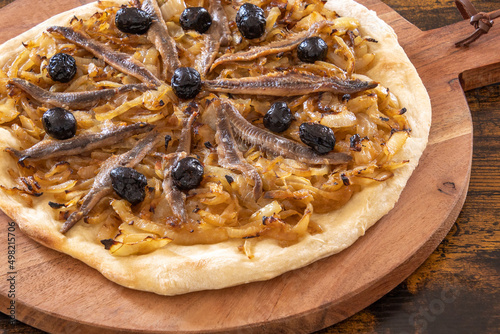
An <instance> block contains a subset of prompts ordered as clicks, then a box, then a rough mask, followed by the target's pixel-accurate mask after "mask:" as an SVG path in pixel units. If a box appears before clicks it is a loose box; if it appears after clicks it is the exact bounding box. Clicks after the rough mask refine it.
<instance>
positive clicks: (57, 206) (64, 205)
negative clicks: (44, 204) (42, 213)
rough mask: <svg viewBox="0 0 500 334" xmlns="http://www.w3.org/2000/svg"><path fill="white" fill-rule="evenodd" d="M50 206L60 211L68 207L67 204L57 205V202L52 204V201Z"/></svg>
mask: <svg viewBox="0 0 500 334" xmlns="http://www.w3.org/2000/svg"><path fill="white" fill-rule="evenodd" d="M49 206H50V207H51V208H52V209H60V208H65V207H66V204H62V203H55V202H50V201H49Z"/></svg>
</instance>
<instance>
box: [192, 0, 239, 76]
mask: <svg viewBox="0 0 500 334" xmlns="http://www.w3.org/2000/svg"><path fill="white" fill-rule="evenodd" d="M208 10H209V12H210V15H211V16H212V25H211V26H210V28H209V29H208V31H207V33H206V34H205V37H204V45H205V47H204V48H203V50H202V51H201V54H200V57H199V58H198V60H197V62H196V67H197V69H198V72H200V74H201V75H202V76H203V77H204V76H206V75H207V73H208V72H209V70H210V67H211V66H212V63H213V62H214V60H215V57H217V53H219V48H220V46H221V45H227V44H228V43H229V41H228V38H229V36H231V35H230V34H231V33H230V31H229V26H228V23H227V17H226V13H225V12H224V8H222V4H221V1H220V0H210V1H209V8H208Z"/></svg>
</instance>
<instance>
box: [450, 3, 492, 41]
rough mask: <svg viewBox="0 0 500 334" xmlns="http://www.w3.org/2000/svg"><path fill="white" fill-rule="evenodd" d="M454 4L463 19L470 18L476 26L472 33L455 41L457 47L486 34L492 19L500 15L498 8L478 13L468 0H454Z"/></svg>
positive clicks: (471, 22)
mask: <svg viewBox="0 0 500 334" xmlns="http://www.w3.org/2000/svg"><path fill="white" fill-rule="evenodd" d="M455 5H456V6H457V8H458V10H459V11H460V14H462V17H463V18H464V20H468V19H470V24H471V25H472V26H473V27H474V28H476V30H475V31H474V32H473V33H472V35H470V36H469V37H467V38H465V39H463V40H461V41H459V42H457V43H455V46H457V47H461V46H469V45H470V44H471V43H472V42H474V41H476V40H477V39H478V38H479V37H481V36H482V35H484V34H487V33H488V31H490V29H491V27H493V23H494V21H493V20H495V19H496V18H498V17H500V10H496V11H494V12H491V13H483V12H480V13H478V11H477V10H476V8H475V7H474V5H473V4H472V3H471V2H470V1H469V0H455Z"/></svg>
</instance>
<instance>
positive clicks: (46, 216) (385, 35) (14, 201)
mask: <svg viewBox="0 0 500 334" xmlns="http://www.w3.org/2000/svg"><path fill="white" fill-rule="evenodd" d="M117 2H119V3H125V2H126V1H117ZM326 8H328V9H331V10H335V11H336V12H338V13H339V14H340V15H342V16H352V17H355V18H357V19H358V20H359V21H360V23H361V27H362V28H361V31H362V32H363V33H364V34H365V35H368V36H370V37H373V38H375V39H376V40H378V41H379V43H378V44H375V45H374V46H373V52H375V53H376V55H377V56H376V60H375V62H376V64H375V66H373V68H372V69H370V71H368V73H367V75H368V76H370V78H371V79H373V80H376V81H378V82H380V83H382V85H384V86H385V87H388V88H389V89H390V91H391V92H393V93H394V94H395V95H396V96H397V97H398V98H399V101H400V103H401V105H403V106H405V107H406V108H407V110H408V111H407V113H406V117H407V120H408V123H409V124H410V127H411V129H412V132H411V137H409V139H408V140H407V141H406V144H405V145H404V147H403V149H402V150H401V151H400V152H399V153H398V156H396V160H410V163H409V164H407V165H405V166H404V167H402V168H399V169H397V170H396V171H395V176H394V177H393V178H391V179H389V180H387V181H385V182H383V183H378V184H376V185H374V186H370V187H367V188H365V189H363V190H362V191H361V192H359V193H357V194H355V195H354V196H353V198H352V199H351V200H350V201H349V202H348V203H347V204H346V205H345V206H344V207H343V208H341V209H339V210H336V211H333V212H330V213H328V214H321V215H318V214H316V215H313V217H312V219H313V220H314V221H315V222H317V223H319V224H320V225H321V226H322V227H323V229H324V232H323V233H321V234H316V235H314V236H311V235H308V236H307V237H305V238H304V239H302V240H301V241H300V242H298V243H297V244H295V245H292V246H289V247H286V248H283V247H280V246H278V244H277V242H276V241H275V240H270V239H267V240H262V241H260V242H258V243H256V245H255V250H254V255H255V257H254V258H252V259H249V258H248V257H247V256H246V255H245V254H243V253H242V252H240V251H239V250H238V248H237V247H238V246H239V245H241V240H229V241H226V242H222V243H219V244H214V245H194V246H181V245H175V244H169V245H168V246H167V247H165V248H163V249H159V250H156V251H155V252H153V253H150V254H146V255H132V256H128V257H115V256H113V255H111V254H110V252H109V251H107V250H105V249H104V247H103V246H102V245H101V244H100V243H97V242H96V241H95V235H96V233H97V228H98V227H97V226H92V225H88V224H77V225H76V226H75V227H74V228H73V229H71V230H70V231H69V232H68V233H67V235H66V236H63V235H62V234H60V233H59V228H60V226H61V222H59V221H56V220H55V219H54V218H53V213H52V209H51V208H50V207H49V206H48V205H47V202H48V199H47V198H46V197H45V198H44V199H43V200H41V199H38V198H35V199H34V207H33V208H26V207H25V205H24V204H23V203H24V202H23V201H22V199H20V198H17V197H16V196H13V195H8V194H6V193H5V192H4V191H2V196H1V197H0V207H1V208H2V210H3V211H4V212H5V213H6V214H7V215H9V216H10V217H11V218H13V219H14V220H15V221H16V222H17V223H18V224H19V227H20V229H21V230H22V231H23V232H24V233H26V234H27V235H28V236H30V237H31V238H33V239H35V240H37V241H38V242H40V243H42V244H44V245H45V246H47V247H50V248H53V249H56V250H59V251H61V252H64V253H66V254H69V255H71V256H73V257H75V258H77V259H79V260H81V261H83V262H85V263H86V264H88V265H89V266H91V267H94V268H96V269H97V270H99V271H100V272H101V273H102V274H103V275H104V276H105V277H107V278H108V279H110V280H112V281H114V282H116V283H118V284H121V285H124V286H127V287H130V288H133V289H138V290H145V291H151V292H155V293H158V294H164V295H175V294H182V293H187V292H191V291H198V290H205V289H220V288H224V287H228V286H234V285H238V284H242V283H247V282H252V281H259V280H267V279H270V278H273V277H275V276H278V275H280V274H282V273H284V272H287V271H290V270H294V269H297V268H300V267H303V266H306V265H308V264H310V263H312V262H314V261H317V260H319V259H321V258H324V257H327V256H329V255H332V254H335V253H338V252H340V251H342V250H343V249H345V248H347V247H349V246H350V245H351V244H352V243H354V242H355V241H356V239H358V238H359V237H360V236H362V235H363V234H364V233H365V231H366V230H367V229H368V228H369V227H370V226H372V225H373V224H375V223H376V222H377V221H378V220H379V219H380V218H382V217H383V216H384V215H385V214H386V213H387V212H389V211H390V210H391V209H392V208H393V207H394V205H395V203H396V202H397V200H398V198H399V196H400V194H401V192H402V190H403V188H404V187H405V185H406V182H407V180H408V179H409V177H410V176H411V173H412V171H413V170H414V169H415V167H416V166H417V164H418V160H419V158H420V156H421V155H422V152H423V151H424V149H425V146H426V144H427V138H428V134H429V129H430V123H431V105H430V100H429V96H428V94H427V92H426V90H425V87H424V86H423V84H422V81H421V80H420V78H419V76H418V74H417V71H416V70H415V68H414V67H413V65H412V64H411V63H410V61H409V59H408V57H407V56H406V54H405V53H404V51H403V49H402V48H401V47H400V46H399V44H398V42H397V37H396V35H395V33H394V31H393V30H392V28H390V27H389V26H388V25H387V24H386V23H384V22H383V21H382V20H380V19H379V18H378V17H377V16H376V14H375V13H374V12H372V11H368V10H367V9H366V8H365V7H363V6H361V5H359V4H358V3H356V2H354V1H352V0H330V1H329V2H328V3H327V4H326ZM97 9H98V8H97V6H96V4H95V3H93V4H89V5H86V6H82V7H79V8H77V9H74V10H71V11H68V12H65V13H62V14H59V15H57V16H55V17H53V18H51V19H49V20H48V21H46V22H44V23H42V24H40V25H38V26H36V27H34V28H33V29H31V30H29V31H28V32H26V33H24V34H22V35H20V36H18V37H16V38H14V39H12V40H10V41H8V42H6V43H5V44H3V45H2V46H0V54H2V56H1V57H0V64H4V63H5V62H6V61H7V59H9V58H10V57H11V56H12V55H13V54H16V53H18V52H20V51H21V50H22V48H23V47H22V45H21V42H25V41H27V40H29V39H31V38H34V37H36V36H37V35H39V34H40V33H42V32H43V31H45V29H46V27H48V26H50V25H68V24H69V21H70V19H71V18H72V17H73V15H77V16H78V17H79V18H86V17H89V16H91V15H93V14H94V13H95V12H96V11H97ZM0 138H1V139H0V141H1V146H4V147H6V146H10V147H19V144H18V143H17V141H16V139H15V138H14V137H13V136H12V135H11V134H10V132H8V131H7V130H5V129H0ZM9 168H17V167H16V161H15V160H14V159H13V158H12V157H11V156H10V155H9V154H8V153H6V152H3V150H2V151H1V152H0V184H3V185H5V186H9V185H11V184H12V181H11V180H10V177H9V174H8V173H7V170H8V169H9Z"/></svg>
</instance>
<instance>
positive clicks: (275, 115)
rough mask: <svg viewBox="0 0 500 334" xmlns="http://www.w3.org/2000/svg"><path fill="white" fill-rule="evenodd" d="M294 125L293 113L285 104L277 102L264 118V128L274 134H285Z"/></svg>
mask: <svg viewBox="0 0 500 334" xmlns="http://www.w3.org/2000/svg"><path fill="white" fill-rule="evenodd" d="M290 124H292V112H291V111H290V108H288V105H287V104H286V103H285V102H276V103H274V104H273V105H272V106H271V108H269V110H268V111H267V113H266V115H265V116H264V126H265V127H266V128H268V129H269V130H271V131H273V132H283V131H285V130H286V129H288V128H289V127H290Z"/></svg>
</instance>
